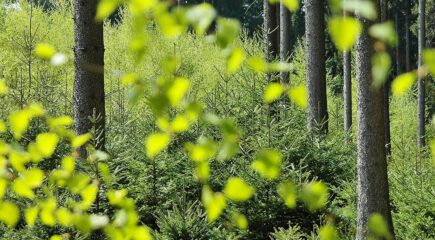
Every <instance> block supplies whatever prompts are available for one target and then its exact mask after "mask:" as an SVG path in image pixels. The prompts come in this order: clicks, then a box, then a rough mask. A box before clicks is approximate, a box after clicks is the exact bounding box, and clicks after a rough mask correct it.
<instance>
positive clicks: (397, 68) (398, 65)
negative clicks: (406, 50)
mask: <svg viewBox="0 0 435 240" xmlns="http://www.w3.org/2000/svg"><path fill="white" fill-rule="evenodd" d="M394 21H395V23H396V24H395V25H396V32H397V33H398V32H399V14H398V13H397V12H396V13H395V14H394ZM395 62H396V76H398V75H400V74H401V73H402V68H401V66H400V38H399V39H398V42H397V44H396V54H395Z"/></svg>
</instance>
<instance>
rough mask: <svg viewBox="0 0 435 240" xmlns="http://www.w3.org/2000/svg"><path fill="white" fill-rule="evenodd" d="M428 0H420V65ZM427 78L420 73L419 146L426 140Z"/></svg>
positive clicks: (420, 62) (419, 63)
mask: <svg viewBox="0 0 435 240" xmlns="http://www.w3.org/2000/svg"><path fill="white" fill-rule="evenodd" d="M425 8H426V0H419V1H418V67H419V68H420V67H421V66H423V59H422V55H423V50H424V47H425V40H426V23H425V17H426V16H425V15H426V12H425ZM425 112H426V111H425V79H424V77H423V76H422V74H418V123H417V125H418V147H419V148H422V147H424V146H425V145H426V142H425V135H426V129H425V125H424V124H425Z"/></svg>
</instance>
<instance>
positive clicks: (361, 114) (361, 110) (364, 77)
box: [356, 2, 394, 240]
mask: <svg viewBox="0 0 435 240" xmlns="http://www.w3.org/2000/svg"><path fill="white" fill-rule="evenodd" d="M376 4H377V6H379V2H377V3H376ZM359 19H360V21H361V22H362V24H363V32H362V33H361V35H360V36H359V38H358V41H357V44H356V78H357V118H358V124H357V125H358V137H357V144H358V154H357V155H358V159H357V169H358V217H357V235H356V239H358V240H363V239H364V240H365V239H367V236H368V232H367V225H368V219H369V217H370V215H371V214H373V213H380V214H381V215H382V216H383V217H384V219H385V220H386V221H387V223H388V226H389V230H390V232H391V233H392V234H393V235H394V231H393V224H392V218H391V211H390V200H389V187H388V175H387V161H386V156H385V145H384V143H385V136H384V134H385V131H384V116H383V106H382V105H383V91H382V89H375V88H373V87H372V82H373V79H372V73H371V68H372V66H371V58H372V56H373V54H374V52H373V43H374V41H373V39H372V38H370V37H369V34H368V28H369V26H370V24H371V23H370V22H369V21H368V20H366V19H362V18H360V17H359Z"/></svg>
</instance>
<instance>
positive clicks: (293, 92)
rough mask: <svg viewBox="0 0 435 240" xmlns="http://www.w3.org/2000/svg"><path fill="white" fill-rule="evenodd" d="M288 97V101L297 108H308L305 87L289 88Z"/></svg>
mask: <svg viewBox="0 0 435 240" xmlns="http://www.w3.org/2000/svg"><path fill="white" fill-rule="evenodd" d="M288 95H289V97H290V99H291V100H292V101H293V102H295V103H296V104H297V105H298V106H299V107H301V108H303V109H305V108H307V107H308V101H307V87H305V86H304V85H300V86H297V87H294V88H291V89H290V90H289V91H288Z"/></svg>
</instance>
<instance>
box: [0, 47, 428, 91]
mask: <svg viewBox="0 0 435 240" xmlns="http://www.w3.org/2000/svg"><path fill="white" fill-rule="evenodd" d="M423 62H424V64H425V65H426V66H427V68H428V69H429V72H430V74H432V76H433V77H435V49H433V48H432V49H425V50H424V51H423ZM0 89H1V87H0ZM0 92H1V90H0Z"/></svg>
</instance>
